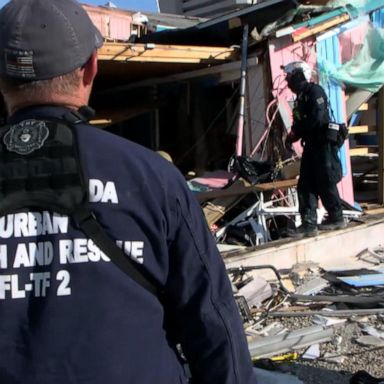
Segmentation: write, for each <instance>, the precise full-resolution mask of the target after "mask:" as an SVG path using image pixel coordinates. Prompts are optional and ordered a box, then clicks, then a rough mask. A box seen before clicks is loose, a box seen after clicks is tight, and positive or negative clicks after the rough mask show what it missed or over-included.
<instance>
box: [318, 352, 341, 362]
mask: <svg viewBox="0 0 384 384" xmlns="http://www.w3.org/2000/svg"><path fill="white" fill-rule="evenodd" d="M345 359H346V356H343V355H340V354H335V353H325V354H324V356H323V360H325V361H328V362H330V363H335V364H342V363H344V361H345Z"/></svg>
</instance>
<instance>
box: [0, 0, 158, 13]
mask: <svg viewBox="0 0 384 384" xmlns="http://www.w3.org/2000/svg"><path fill="white" fill-rule="evenodd" d="M7 2H8V0H0V7H2V6H3V5H4V4H6V3H7ZM107 2H108V0H80V3H85V4H93V5H104V4H106V3H107ZM112 3H114V4H115V5H116V6H117V7H118V8H123V9H129V10H132V11H136V10H137V11H147V12H156V11H157V0H112Z"/></svg>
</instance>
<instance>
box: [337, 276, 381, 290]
mask: <svg viewBox="0 0 384 384" xmlns="http://www.w3.org/2000/svg"><path fill="white" fill-rule="evenodd" d="M338 279H339V280H341V281H342V282H344V283H346V284H349V285H352V286H354V287H369V286H373V285H383V284H384V273H376V274H369V275H359V276H348V277H341V276H340V277H338Z"/></svg>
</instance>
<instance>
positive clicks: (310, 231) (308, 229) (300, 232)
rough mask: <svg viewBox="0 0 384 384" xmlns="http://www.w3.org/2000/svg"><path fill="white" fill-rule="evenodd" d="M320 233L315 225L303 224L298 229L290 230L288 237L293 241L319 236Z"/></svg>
mask: <svg viewBox="0 0 384 384" xmlns="http://www.w3.org/2000/svg"><path fill="white" fill-rule="evenodd" d="M318 233H319V231H318V230H317V227H316V226H315V225H309V224H305V223H304V224H302V225H300V226H299V227H297V228H288V230H287V236H288V237H292V238H293V239H302V238H304V237H314V236H317V235H318Z"/></svg>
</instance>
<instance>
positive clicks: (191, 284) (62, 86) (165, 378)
mask: <svg viewBox="0 0 384 384" xmlns="http://www.w3.org/2000/svg"><path fill="white" fill-rule="evenodd" d="M101 45H102V38H101V35H100V33H99V31H98V30H97V29H96V28H95V27H94V25H93V24H92V22H91V20H90V19H89V17H88V15H87V14H86V12H85V11H84V10H83V8H82V7H81V6H79V5H78V3H77V2H75V1H73V0H12V1H11V2H10V3H8V4H7V5H6V6H5V7H4V8H2V9H1V11H0V90H1V92H2V94H3V97H4V101H5V104H6V107H7V111H8V113H9V119H8V123H7V125H6V126H5V127H3V128H2V129H1V130H0V319H1V321H0V356H1V361H0V383H1V384H14V383H23V384H53V383H55V384H75V383H76V384H85V383H92V384H106V383H111V384H123V383H124V384H126V383H131V384H152V383H159V384H176V383H178V384H180V383H187V382H188V376H189V372H190V373H191V376H192V382H193V383H197V384H205V383H206V384H208V383H209V384H251V383H255V380H254V377H253V370H252V364H251V360H250V356H249V352H248V348H247V342H246V338H245V335H244V332H243V326H242V322H241V319H240V316H239V313H238V309H237V307H236V304H235V301H234V299H233V295H232V289H231V285H230V282H229V280H228V277H227V275H226V271H225V267H224V263H223V261H222V259H221V257H220V254H219V253H218V251H217V248H216V245H215V243H214V241H213V239H212V237H211V234H210V233H209V231H208V229H207V226H206V223H205V221H204V217H203V215H202V212H201V209H200V206H199V205H198V203H197V202H196V200H195V198H194V197H193V196H192V195H191V194H190V192H189V191H188V188H187V187H186V183H185V181H184V178H183V177H182V175H181V174H180V173H179V172H178V171H177V170H176V168H175V167H174V166H173V165H172V164H171V163H169V162H168V161H166V160H164V159H162V158H161V157H160V156H159V155H157V154H156V153H153V152H151V151H149V150H147V149H145V148H142V147H140V146H138V145H136V144H134V143H131V142H129V141H126V140H124V139H122V138H119V137H117V136H114V135H111V134H108V133H106V132H103V131H101V130H98V129H95V128H92V127H91V126H90V125H89V124H87V122H86V121H87V119H88V118H89V117H90V116H91V111H90V109H89V108H86V107H84V106H86V105H87V104H88V100H89V96H90V93H91V89H92V84H93V81H94V78H95V76H96V72H97V49H98V48H100V47H101ZM84 186H86V188H84ZM85 189H86V191H85ZM111 244H112V245H111ZM105 250H107V251H105ZM109 251H110V252H109ZM112 255H113V257H112ZM111 261H112V262H111ZM126 262H127V263H126ZM127 264H128V265H129V267H127V268H125V266H126V265H127ZM132 271H133V272H132ZM127 274H129V276H128V275H127ZM180 351H182V354H181V353H180ZM184 359H186V361H187V365H188V369H186V368H185V366H186V364H185V360H184Z"/></svg>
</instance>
